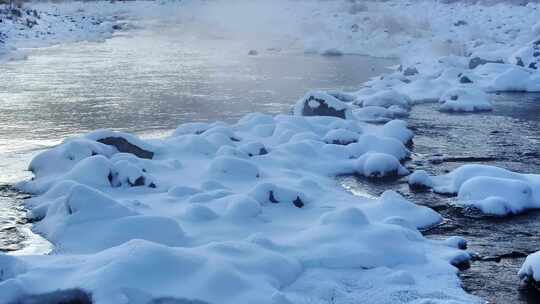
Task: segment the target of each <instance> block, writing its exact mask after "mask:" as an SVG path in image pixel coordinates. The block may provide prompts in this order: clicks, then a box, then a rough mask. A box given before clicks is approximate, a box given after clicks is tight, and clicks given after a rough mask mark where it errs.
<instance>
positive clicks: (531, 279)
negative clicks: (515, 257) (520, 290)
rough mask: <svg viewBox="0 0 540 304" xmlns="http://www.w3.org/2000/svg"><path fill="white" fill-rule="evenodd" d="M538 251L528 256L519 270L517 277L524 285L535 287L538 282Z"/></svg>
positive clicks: (539, 258) (539, 280)
mask: <svg viewBox="0 0 540 304" xmlns="http://www.w3.org/2000/svg"><path fill="white" fill-rule="evenodd" d="M539 267H540V251H539V252H535V253H533V254H530V255H529V256H527V258H526V259H525V262H523V265H522V266H521V268H520V269H519V272H518V276H519V278H520V279H522V280H523V281H525V282H526V283H529V284H532V285H536V284H538V282H540V268H539Z"/></svg>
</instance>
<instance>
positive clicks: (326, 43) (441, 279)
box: [0, 0, 540, 304]
mask: <svg viewBox="0 0 540 304" xmlns="http://www.w3.org/2000/svg"><path fill="white" fill-rule="evenodd" d="M278 2H279V5H276V3H278ZM82 5H83V4H81V3H62V4H36V8H37V10H38V12H39V13H40V14H41V16H42V19H41V20H40V21H38V25H35V26H34V27H30V28H29V27H22V28H21V27H19V25H20V24H21V22H22V21H21V20H15V19H9V21H7V22H3V23H2V24H0V32H3V33H6V34H7V36H6V37H7V38H5V37H0V39H2V41H3V42H1V43H0V54H1V55H0V57H2V59H3V60H9V59H16V58H24V56H25V55H24V52H23V51H22V49H23V48H25V47H36V46H45V45H51V44H55V43H62V42H69V41H81V40H89V41H99V40H102V39H106V38H110V37H112V35H113V33H114V31H115V30H117V29H118V28H122V27H124V28H126V27H129V26H130V25H129V24H130V22H131V21H132V20H130V19H137V17H141V16H148V15H151V14H158V15H160V17H164V18H165V17H173V18H175V17H178V15H177V14H178V13H179V7H182V6H180V5H178V3H173V2H171V3H161V4H157V5H156V4H150V3H142V2H133V3H125V4H124V3H123V4H122V6H118V5H115V4H110V3H104V2H99V3H84V7H83V6H82ZM183 5H185V8H186V10H190V9H194V12H197V13H199V12H204V13H205V14H201V16H200V18H202V19H205V18H206V19H212V20H205V21H206V22H210V23H209V24H214V25H216V26H217V25H219V26H223V27H224V28H228V27H231V28H229V29H231V30H233V31H240V32H250V31H256V33H251V34H255V35H256V34H258V33H259V32H261V31H272V32H280V34H281V35H283V32H285V33H286V35H288V36H292V39H291V41H300V43H302V44H303V48H304V50H305V51H306V52H316V53H319V54H321V55H326V56H341V55H343V54H364V55H366V54H367V55H375V56H384V57H398V58H399V59H400V61H401V63H402V65H401V67H400V68H397V69H395V70H394V71H391V72H389V73H388V74H386V75H383V76H380V77H376V78H374V79H372V80H371V81H368V82H366V83H364V84H362V85H361V87H360V88H359V89H358V90H357V91H356V92H348V93H344V92H334V91H328V92H327V91H320V90H317V91H310V92H308V93H307V94H306V95H305V96H304V97H302V98H301V99H300V100H298V101H297V102H296V104H294V106H293V109H292V115H276V116H270V115H264V114H259V113H253V114H250V115H247V116H245V117H244V118H242V119H240V120H239V121H238V122H236V123H232V124H228V123H224V122H214V123H200V122H196V123H187V124H183V125H180V126H179V127H178V128H177V129H176V130H175V131H174V132H173V134H171V135H170V136H168V137H165V138H160V139H152V140H142V139H140V138H138V137H136V136H134V135H131V134H126V133H121V132H113V131H108V130H98V131H95V132H92V133H89V134H86V135H83V136H80V137H76V138H70V139H67V140H65V141H64V142H63V143H62V144H61V145H59V146H56V147H54V148H51V149H49V150H47V151H45V152H43V153H40V154H39V155H37V156H36V157H35V158H34V159H33V160H32V162H31V163H30V166H29V168H30V170H31V171H32V172H33V174H34V176H35V178H34V179H33V180H31V181H27V182H23V183H21V184H19V185H18V186H19V188H20V189H21V190H24V191H27V192H29V193H32V194H34V195H35V196H34V197H32V198H31V199H29V200H27V201H26V206H27V207H28V209H29V217H30V218H32V219H34V220H35V221H36V223H35V225H34V230H35V231H36V232H39V233H40V234H42V235H43V236H45V237H46V238H47V239H49V240H50V241H51V242H53V243H54V245H55V249H54V252H53V253H52V254H51V255H47V256H33V255H27V256H18V257H12V256H7V255H0V268H1V272H0V273H1V274H2V275H1V277H0V302H6V303H9V302H13V301H17V300H19V299H21V298H22V297H25V296H27V295H34V294H41V293H49V292H56V291H58V290H67V289H71V288H81V289H83V290H85V291H87V292H90V293H91V294H92V297H93V300H94V302H95V303H98V304H99V303H145V302H148V301H149V300H150V299H159V298H167V297H175V298H181V299H195V300H201V301H207V302H219V303H255V302H256V303H303V302H310V303H329V302H332V301H334V302H337V301H341V302H343V303H348V302H349V303H358V302H362V301H364V300H365V299H366V298H374V299H377V300H380V302H381V303H383V302H387V303H396V302H397V303H401V302H405V301H408V300H407V299H405V300H397V299H398V298H399V299H401V298H400V295H402V294H404V293H405V294H408V295H411V298H410V299H409V300H413V301H415V300H416V301H417V302H421V301H433V302H436V303H454V302H460V303H462V302H467V303H474V302H478V299H476V298H474V297H472V296H470V295H467V294H466V293H465V292H464V291H463V290H462V289H461V287H460V284H459V280H458V278H457V276H456V271H457V269H456V268H455V267H454V266H452V264H453V265H456V264H457V263H461V262H464V261H467V260H469V259H470V256H469V254H468V253H467V252H465V251H464V249H465V247H466V241H465V240H464V239H462V238H459V237H452V238H449V239H447V240H442V241H435V240H428V239H426V238H424V237H423V236H422V234H421V233H420V232H419V231H418V229H421V228H427V227H431V226H433V225H436V224H438V223H440V222H441V221H442V218H441V216H440V215H439V214H437V213H436V212H435V211H433V210H432V209H429V208H426V207H423V206H418V205H415V204H413V203H411V202H409V201H408V200H406V199H405V198H404V197H402V196H401V195H399V194H398V193H396V192H393V191H386V192H384V193H383V194H382V195H381V197H379V198H374V199H367V198H361V197H356V196H352V195H351V194H349V193H347V192H345V191H344V190H343V189H342V188H341V187H340V186H339V185H338V184H337V182H336V181H335V179H334V177H335V176H338V175H358V176H363V177H367V178H388V177H399V176H403V175H407V174H408V173H409V172H408V170H407V169H406V168H405V167H404V166H403V165H402V163H401V162H402V161H403V160H405V159H407V158H408V157H409V156H410V151H409V150H408V149H407V144H409V143H410V142H411V140H412V138H413V133H412V131H411V130H409V129H408V128H407V124H406V122H405V121H402V120H398V119H396V118H400V117H407V115H408V112H409V111H410V110H411V108H412V107H413V106H414V105H415V104H417V103H421V102H433V103H436V102H439V103H440V110H441V111H460V112H462V111H467V112H475V111H486V110H491V109H492V105H491V102H490V97H489V94H490V93H494V92H499V91H526V92H534V91H540V74H539V71H538V68H537V64H538V56H535V54H536V51H538V44H537V43H536V42H537V41H538V40H537V39H538V35H539V33H540V31H539V23H538V21H537V20H538V12H537V10H538V9H540V7H539V6H538V5H537V4H533V3H530V4H528V5H527V6H512V7H511V8H510V7H508V4H496V5H493V6H481V5H480V4H463V3H459V2H457V3H452V4H443V3H441V2H433V1H415V2H403V1H377V2H367V3H365V4H364V3H362V4H359V3H355V2H354V1H352V2H343V1H327V2H324V5H323V4H322V3H321V2H318V1H276V2H273V3H272V4H270V5H269V4H268V3H266V4H265V3H264V1H262V0H261V1H249V2H247V1H240V0H239V1H237V2H235V3H234V5H233V4H230V5H222V4H220V3H219V2H215V3H202V2H201V3H199V2H197V1H186V3H184V4H183ZM260 7H263V8H265V9H262V10H261V9H260ZM182 8H184V7H182ZM255 8H258V9H255ZM269 10H271V12H272V14H270V13H268V12H269ZM419 11H421V12H425V14H418V12H419ZM239 12H242V13H243V15H245V16H249V17H246V18H237V17H238V14H239ZM188 15H189V13H188ZM113 16H118V17H113ZM193 16H195V15H194V14H193V13H192V15H191V17H193ZM216 16H219V18H215V17H216ZM70 18H73V19H74V20H75V21H73V22H71V21H66V20H69V19H70ZM231 18H235V19H234V20H238V22H235V23H234V24H229V25H228V24H227V22H225V21H226V20H230V19H231ZM124 22H128V23H124ZM71 23H73V24H72V25H70V24H71ZM66 24H68V25H66ZM268 24H270V25H271V26H268ZM533 24H536V25H534V26H532V25H533ZM49 26H50V32H51V34H47V35H43V32H45V30H44V29H45V28H49ZM36 35H37V36H36ZM35 37H37V38H35ZM329 60H332V59H330V58H329ZM535 67H536V68H535ZM373 122H376V123H379V124H370V123H373ZM105 138H119V139H121V140H123V141H125V142H127V143H129V144H130V145H133V146H135V147H137V148H138V149H140V150H142V151H146V152H148V153H147V154H146V155H151V156H150V157H137V156H136V155H134V154H130V153H126V152H127V151H124V148H125V147H119V146H111V145H109V144H106V143H104V142H103V139H105ZM408 182H409V184H410V185H411V186H413V187H420V186H421V187H427V188H433V190H434V191H435V192H439V193H449V194H456V195H457V202H456V203H457V204H459V205H462V206H472V207H475V208H477V209H479V210H480V211H482V212H484V213H487V214H491V215H499V216H503V215H508V214H515V213H519V212H523V211H525V210H528V209H533V208H539V206H540V192H539V191H540V178H539V177H538V176H537V175H531V174H519V173H515V172H510V171H508V170H505V169H502V168H496V167H491V166H482V165H467V166H462V167H460V168H458V169H456V170H454V171H452V172H450V173H448V174H444V175H441V176H429V174H427V172H425V171H421V170H420V171H416V172H414V173H413V174H412V175H410V176H409V177H408ZM537 260H538V258H537V255H536V254H533V255H531V256H530V257H529V258H528V259H527V261H526V262H525V264H524V266H523V268H522V270H521V271H520V276H521V277H522V278H525V277H534V279H535V280H536V279H537V278H536V277H535V275H536V274H537V273H539V272H538V271H535V268H536V267H537V266H536V265H539V263H537ZM141 273H143V274H144V276H141ZM51 277H54V278H55V280H51V279H50V278H51ZM351 286H354V288H351ZM209 290H211V291H212V292H208V291H209ZM430 295H433V296H430Z"/></svg>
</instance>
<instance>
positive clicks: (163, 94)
mask: <svg viewBox="0 0 540 304" xmlns="http://www.w3.org/2000/svg"><path fill="white" fill-rule="evenodd" d="M135 25H137V26H139V29H135V30H130V31H124V32H119V33H117V34H116V35H115V37H114V38H113V39H110V40H107V41H105V42H103V43H89V42H81V43H75V44H66V45H61V46H55V47H50V48H44V49H36V50H32V51H31V52H30V56H29V58H28V60H25V61H15V62H10V63H7V64H5V65H0V75H2V81H1V82H0V143H1V144H0V185H10V184H13V183H15V182H17V181H20V180H23V179H25V178H29V177H30V175H29V174H28V173H27V172H25V169H26V167H27V166H28V163H29V161H30V160H31V158H32V156H33V155H35V154H36V153H37V152H38V151H40V150H42V149H44V148H47V147H51V146H52V145H55V144H57V143H59V142H60V141H61V140H63V139H64V138H66V137H68V136H73V135H77V134H81V133H85V132H88V131H92V130H95V129H101V128H108V129H114V130H121V131H127V132H133V133H138V134H140V135H143V136H156V135H163V133H167V132H169V131H170V130H172V129H174V128H176V126H177V125H179V124H181V123H185V122H192V121H216V120H223V121H228V122H234V121H236V120H237V119H238V118H240V117H242V116H243V115H245V114H247V113H251V112H264V113H269V114H277V113H286V112H288V111H289V109H290V107H291V105H292V104H293V103H294V102H295V101H296V100H297V99H298V98H300V97H301V96H302V95H303V94H305V93H306V91H308V90H310V89H344V90H352V89H355V88H358V87H359V85H360V84H361V83H362V82H365V81H366V80H368V79H369V78H370V77H373V76H376V75H379V74H381V73H383V72H385V71H387V67H389V66H390V65H392V64H395V62H394V60H389V59H377V58H370V57H365V56H341V57H323V56H318V55H306V54H304V53H303V52H302V50H301V49H300V48H299V47H298V46H297V42H296V41H294V40H290V39H285V38H282V37H260V39H253V37H250V38H249V39H246V37H240V36H237V35H231V34H230V33H227V32H225V31H223V32H222V31H220V30H219V29H216V28H212V29H208V28H206V27H202V26H201V27H194V26H192V23H190V24H183V23H182V21H181V20H180V21H175V23H172V24H171V20H165V21H161V20H150V19H149V20H142V21H139V22H138V23H137V24H135ZM251 50H255V51H256V53H257V55H248V54H249V53H250V51H251ZM252 53H253V52H252ZM20 200H21V197H20V196H18V195H16V194H15V193H14V192H13V191H12V188H11V187H8V186H2V187H0V211H2V212H0V250H2V249H3V250H14V249H18V248H20V247H21V246H22V245H24V242H22V241H23V240H24V239H25V234H23V233H22V232H21V231H19V230H20V229H18V228H17V227H21V224H22V223H24V218H23V217H24V210H20V209H19V206H20Z"/></svg>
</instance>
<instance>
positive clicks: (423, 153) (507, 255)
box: [343, 93, 540, 304]
mask: <svg viewBox="0 0 540 304" xmlns="http://www.w3.org/2000/svg"><path fill="white" fill-rule="evenodd" d="M494 106H495V109H494V111H493V112H486V113H475V114H449V113H440V112H438V111H437V106H436V105H432V104H425V105H418V106H415V107H414V108H413V110H412V112H411V117H410V118H409V119H408V122H409V125H410V127H411V128H413V129H414V130H415V138H414V147H413V157H412V160H411V161H409V162H408V163H407V167H408V168H409V169H410V170H415V169H423V170H426V171H428V172H430V173H431V174H437V175H438V174H444V173H447V172H449V171H450V170H452V169H455V168H457V167H458V166H461V165H465V164H468V163H479V164H486V165H493V166H499V167H502V168H506V169H509V170H512V171H517V172H521V173H539V172H540V157H539V156H540V146H539V142H540V94H517V93H516V94H500V95H496V96H494ZM343 183H344V184H345V185H346V187H347V188H349V189H351V191H353V192H356V193H363V194H365V195H373V196H375V195H379V194H381V193H382V192H383V191H384V190H387V189H393V190H396V191H398V192H400V193H402V194H403V195H405V196H406V197H407V198H408V199H410V200H411V201H413V202H415V203H418V204H421V205H425V206H428V207H431V208H433V209H435V210H437V211H438V212H439V213H441V215H442V216H443V217H444V218H445V222H444V223H443V224H442V225H440V226H437V227H435V228H432V229H430V230H427V231H425V232H424V234H425V235H427V236H428V237H430V238H446V237H449V236H453V235H458V236H462V237H464V238H465V239H467V241H468V250H469V251H470V252H471V253H473V254H474V259H473V262H472V263H471V267H470V268H469V269H466V270H464V271H462V272H461V273H460V276H461V278H462V281H463V284H464V287H465V289H466V290H467V291H469V292H471V293H473V294H475V295H478V296H480V297H482V298H484V299H486V300H487V301H489V303H497V304H506V303H531V304H532V303H540V295H539V294H538V292H536V291H534V290H531V289H528V288H525V286H522V285H521V283H520V282H519V279H518V277H517V272H518V270H519V268H520V267H521V264H522V263H523V261H524V260H525V257H526V255H527V254H530V253H532V252H535V251H538V250H540V248H539V247H538V245H539V244H540V235H539V234H538V231H539V229H540V212H538V211H531V212H527V213H525V214H522V215H518V216H512V217H508V218H495V217H486V216H482V215H480V214H478V213H477V212H474V210H464V209H461V208H457V207H455V205H454V202H455V201H454V200H455V198H454V197H447V196H442V195H437V194H434V193H432V192H429V191H428V192H415V191H412V190H411V189H409V187H408V184H407V182H406V180H405V179H399V180H396V181H393V182H390V183H388V182H384V183H372V182H369V181H366V180H358V179H355V178H351V177H349V178H344V179H343Z"/></svg>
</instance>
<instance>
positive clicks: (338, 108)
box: [293, 91, 352, 119]
mask: <svg viewBox="0 0 540 304" xmlns="http://www.w3.org/2000/svg"><path fill="white" fill-rule="evenodd" d="M293 111H294V114H295V115H299V116H333V117H339V118H343V119H347V118H351V117H352V112H351V109H350V107H349V105H347V104H346V103H344V102H342V101H340V100H338V99H337V98H335V97H334V96H332V95H330V94H327V93H326V92H321V91H313V92H309V93H307V94H306V95H305V96H304V97H303V98H302V99H300V100H299V101H298V102H297V103H296V105H295V106H294V110H293Z"/></svg>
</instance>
